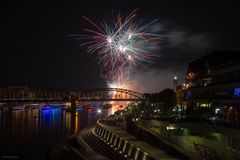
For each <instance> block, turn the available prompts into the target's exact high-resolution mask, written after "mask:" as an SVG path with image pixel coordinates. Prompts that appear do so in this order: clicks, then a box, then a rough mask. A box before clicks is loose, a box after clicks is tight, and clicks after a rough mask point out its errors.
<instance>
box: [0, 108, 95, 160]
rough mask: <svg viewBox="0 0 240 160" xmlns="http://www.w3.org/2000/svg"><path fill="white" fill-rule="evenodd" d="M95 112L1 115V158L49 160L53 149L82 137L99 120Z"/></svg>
mask: <svg viewBox="0 0 240 160" xmlns="http://www.w3.org/2000/svg"><path fill="white" fill-rule="evenodd" d="M96 115H97V113H96V110H95V109H82V110H77V111H71V112H67V111H66V110H64V109H62V108H56V107H54V108H50V109H49V108H45V109H41V108H36V107H35V109H25V110H8V111H0V142H1V145H0V146H1V147H0V155H6V154H7V155H18V156H23V159H36V158H37V159H45V158H46V152H47V150H48V148H49V147H51V146H52V145H53V144H55V143H57V142H59V141H60V140H62V139H64V138H65V137H67V136H70V135H72V134H76V133H78V132H79V131H80V130H81V129H83V128H84V127H86V126H88V125H89V124H91V123H92V122H93V121H95V120H96V118H97V116H96Z"/></svg>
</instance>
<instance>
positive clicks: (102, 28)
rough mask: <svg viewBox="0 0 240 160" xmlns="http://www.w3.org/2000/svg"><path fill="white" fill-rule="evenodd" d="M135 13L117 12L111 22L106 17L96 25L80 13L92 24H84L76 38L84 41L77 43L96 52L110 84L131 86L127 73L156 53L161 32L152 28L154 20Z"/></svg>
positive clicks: (103, 74) (131, 82)
mask: <svg viewBox="0 0 240 160" xmlns="http://www.w3.org/2000/svg"><path fill="white" fill-rule="evenodd" d="M136 16H137V10H134V11H133V12H131V13H130V14H129V15H128V16H126V17H123V16H121V14H120V13H119V14H117V15H116V16H115V17H114V25H112V26H109V25H107V24H106V23H105V21H103V22H102V23H100V24H99V25H98V24H97V23H95V22H93V21H92V20H90V19H89V18H87V17H85V16H83V18H84V19H85V20H86V21H87V22H89V23H90V24H91V28H85V29H84V31H85V32H86V34H85V35H77V39H81V40H82V41H83V43H82V44H81V45H80V46H87V51H88V52H89V53H91V54H94V55H95V56H96V59H97V62H98V64H99V66H100V67H101V72H102V73H101V74H102V77H103V78H104V79H105V80H107V82H108V85H109V86H110V87H113V88H126V89H131V88H132V87H131V86H133V85H134V82H133V81H131V80H130V76H131V74H132V73H134V72H135V71H136V68H138V67H142V66H145V64H146V63H149V62H153V60H154V58H155V57H158V54H157V52H156V51H157V49H158V43H159V41H161V35H159V34H157V33H155V32H156V31H154V29H153V25H154V24H155V23H156V21H157V20H154V21H150V22H141V23H139V22H137V20H136Z"/></svg>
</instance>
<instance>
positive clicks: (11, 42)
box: [0, 0, 240, 92]
mask: <svg viewBox="0 0 240 160" xmlns="http://www.w3.org/2000/svg"><path fill="white" fill-rule="evenodd" d="M74 2H75V3H60V2H55V3H33V2H25V3H24V2H22V1H21V2H20V1H19V2H18V3H12V4H11V3H8V4H6V3H5V4H1V8H0V15H1V30H0V32H1V36H0V39H1V43H0V44H1V47H0V54H1V61H0V68H1V75H0V84H1V85H2V84H19V83H24V84H32V85H37V86H48V87H53V88H58V89H63V90H79V89H87V88H96V87H104V86H105V82H104V81H103V80H102V79H101V77H100V73H99V68H98V66H97V64H96V61H95V57H94V56H92V55H89V54H88V53H87V52H86V51H85V50H86V48H84V47H83V48H80V47H79V44H81V41H76V40H75V39H74V38H73V37H71V36H69V35H70V34H82V33H83V31H82V30H83V28H84V27H86V21H84V20H83V18H82V16H87V17H89V18H91V19H93V20H94V21H96V22H101V20H103V19H105V20H106V21H107V22H109V23H111V19H112V17H113V12H118V11H120V12H121V13H122V14H124V15H127V14H129V13H130V12H131V11H132V10H134V9H136V8H139V15H138V18H139V19H152V20H154V19H156V18H158V19H159V21H158V23H159V27H161V29H162V30H163V31H164V32H163V33H164V37H165V38H164V42H163V43H162V44H161V46H160V50H159V55H160V58H158V59H157V60H156V61H155V63H154V64H151V65H147V66H148V69H141V68H140V69H138V72H137V74H136V75H134V77H132V78H133V79H135V80H136V81H138V83H140V84H141V85H142V84H145V85H144V87H143V88H142V89H141V90H140V91H141V92H157V91H160V90H162V89H164V88H167V87H170V88H171V87H172V79H173V76H174V74H177V75H178V77H179V80H180V82H183V79H184V74H185V73H186V69H187V68H186V67H187V64H188V63H189V62H190V61H191V60H193V59H195V58H198V57H200V56H202V55H205V54H207V53H210V52H212V51H216V50H217V51H221V50H240V41H239V37H240V31H239V28H240V5H238V3H237V1H214V2H211V3H210V2H207V1H205V2H204V1H198V2H196V1H194V2H192V3H189V2H190V1H188V2H187V1H175V2H174V1H161V2H160V1H157V0H156V1H152V0H145V1H144V0H138V1H137V0H128V1H122V0H121V1H120V0H119V1H115V0H112V1H105V0H102V1H100V0H98V1H97V0H95V1H93V0H88V1H86V2H84V1H80V0H79V1H74ZM142 86H143V85H142Z"/></svg>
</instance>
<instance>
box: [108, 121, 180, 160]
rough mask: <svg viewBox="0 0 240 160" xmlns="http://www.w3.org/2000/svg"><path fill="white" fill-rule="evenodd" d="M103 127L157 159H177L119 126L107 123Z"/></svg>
mask: <svg viewBox="0 0 240 160" xmlns="http://www.w3.org/2000/svg"><path fill="white" fill-rule="evenodd" d="M103 127H104V128H107V129H108V130H110V131H111V132H114V133H115V134H117V135H119V136H120V137H122V138H123V139H124V140H127V141H128V142H129V143H130V144H133V145H135V146H136V147H138V148H139V149H141V150H143V151H144V152H146V153H148V154H149V155H151V156H152V157H153V158H155V159H159V160H175V159H177V158H176V157H174V156H172V155H169V154H167V153H166V152H164V151H162V150H160V149H159V148H156V147H154V146H152V145H150V144H148V143H146V142H144V141H141V140H139V139H138V138H136V137H134V136H132V135H130V134H129V133H128V132H126V131H125V130H123V129H122V128H120V127H114V126H109V125H103Z"/></svg>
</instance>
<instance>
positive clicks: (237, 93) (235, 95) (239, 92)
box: [234, 88, 240, 97]
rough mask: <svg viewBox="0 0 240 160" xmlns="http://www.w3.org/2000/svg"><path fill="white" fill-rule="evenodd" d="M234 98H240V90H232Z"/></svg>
mask: <svg viewBox="0 0 240 160" xmlns="http://www.w3.org/2000/svg"><path fill="white" fill-rule="evenodd" d="M234 97H240V88H234Z"/></svg>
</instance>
